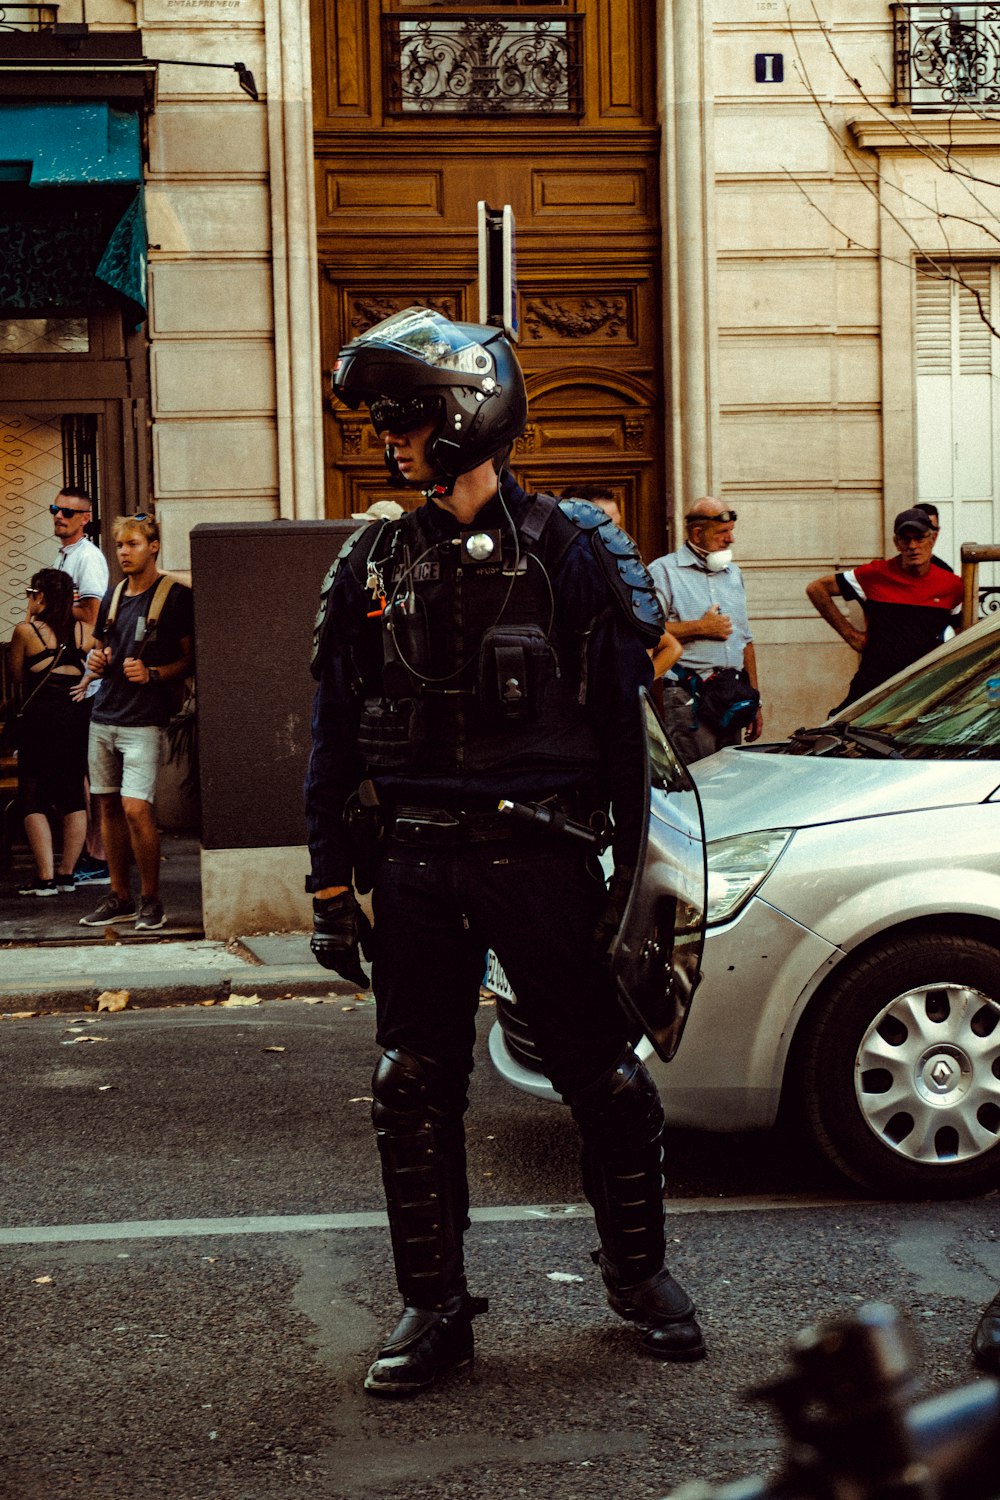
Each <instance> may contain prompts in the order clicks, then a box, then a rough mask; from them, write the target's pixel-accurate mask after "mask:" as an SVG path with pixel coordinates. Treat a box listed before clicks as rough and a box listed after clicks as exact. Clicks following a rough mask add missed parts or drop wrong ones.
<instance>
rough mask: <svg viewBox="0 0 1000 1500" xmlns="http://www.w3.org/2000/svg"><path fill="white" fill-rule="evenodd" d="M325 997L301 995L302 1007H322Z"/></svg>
mask: <svg viewBox="0 0 1000 1500" xmlns="http://www.w3.org/2000/svg"><path fill="white" fill-rule="evenodd" d="M325 998H326V997H325V996H324V995H303V996H302V1003H303V1005H322V1004H323V1001H324V999H325Z"/></svg>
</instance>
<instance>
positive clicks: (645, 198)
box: [313, 0, 666, 557]
mask: <svg viewBox="0 0 1000 1500" xmlns="http://www.w3.org/2000/svg"><path fill="white" fill-rule="evenodd" d="M313 4H314V16H313V47H314V72H315V109H316V115H315V156H316V192H317V206H318V234H319V262H320V267H319V275H320V307H321V318H322V330H323V349H324V364H325V366H326V368H327V369H328V370H329V369H330V368H331V367H332V365H333V362H334V360H335V358H336V353H337V350H338V348H339V347H340V346H341V344H342V343H344V342H345V341H346V340H347V339H349V338H351V337H352V336H354V335H356V334H357V333H359V332H361V331H363V330H364V329H365V328H368V327H370V326H371V325H372V324H373V323H375V322H377V321H378V320H379V319H380V318H383V317H387V316H388V315H389V314H390V313H391V312H395V311H397V310H398V309H400V308H402V307H406V306H409V305H411V304H413V303H420V304H422V305H429V306H432V307H436V308H438V309H439V310H440V311H442V312H444V313H446V314H447V315H448V316H449V317H452V318H459V319H465V320H468V321H473V322H474V321H476V320H477V318H478V286H477V281H476V271H477V247H476V203H477V201H478V200H479V199H481V198H482V199H485V200H486V201H487V202H488V203H490V204H492V205H494V206H496V207H499V206H500V205H502V204H504V203H510V204H511V205H512V207H513V209H514V213H515V216H516V220H517V281H518V289H517V292H518V313H519V321H520V328H521V340H520V345H519V348H518V356H519V358H520V360H521V363H522V366H523V368H524V372H525V376H526V378H527V382H528V393H529V397H530V401H531V410H530V419H529V426H528V430H527V432H526V433H525V436H524V438H523V439H522V440H521V441H520V442H519V443H518V445H517V448H516V451H515V454H514V458H513V467H514V470H515V472H516V473H517V475H518V478H519V479H520V480H521V482H522V483H524V484H526V485H527V486H529V487H531V488H544V489H549V490H555V491H557V492H558V491H561V490H563V489H565V488H566V487H567V486H573V485H576V484H581V483H587V482H594V481H598V480H600V481H601V482H602V483H607V484H609V486H610V487H611V488H612V489H613V490H614V492H615V494H616V497H617V498H618V500H619V504H620V505H621V508H622V515H623V520H624V523H625V525H626V527H627V528H628V529H629V530H630V531H631V532H632V533H633V535H635V536H636V538H637V540H638V541H639V543H640V546H641V548H642V550H643V553H644V555H646V556H647V557H653V556H655V555H657V553H659V552H662V551H663V550H664V547H665V544H666V504H665V500H664V484H663V474H664V453H663V431H664V422H663V412H662V407H663V399H662V375H661V348H662V344H663V330H662V308H661V304H660V291H659V274H658V267H659V264H660V236H659V201H658V176H659V168H658V163H659V134H658V129H657V126H656V113H655V78H654V76H653V73H652V70H651V69H650V67H649V59H650V58H652V57H654V56H655V55H656V54H655V36H654V20H655V14H654V13H655V7H653V6H651V5H649V4H648V3H646V0H565V3H564V4H561V5H560V4H558V3H556V4H549V5H545V6H539V5H530V4H512V5H506V6H504V7H502V8H501V7H499V6H494V7H492V8H490V9H486V8H483V9H482V10H479V9H476V8H470V7H469V6H468V5H461V6H459V5H448V4H444V5H440V4H439V5H437V6H435V7H434V8H433V9H432V8H430V7H427V8H425V9H421V8H420V6H418V5H415V4H412V3H407V0H313ZM325 454H326V466H327V490H326V506H327V514H328V515H329V516H331V517H338V516H344V515H348V514H350V513H351V512H352V511H360V510H364V509H365V508H366V506H367V505H368V504H370V503H371V501H372V500H374V499H376V498H384V497H385V496H386V495H388V494H389V493H390V491H389V489H388V487H387V483H386V476H385V469H384V466H383V461H382V451H381V447H380V446H379V445H378V444H377V443H376V441H375V439H374V435H373V434H372V432H371V430H370V428H368V427H367V425H366V424H365V422H364V420H363V419H362V417H361V416H360V415H358V414H356V413H353V412H349V411H347V409H346V408H344V407H341V406H339V405H337V404H335V403H333V402H331V401H330V400H329V398H328V400H327V410H326V413H325ZM395 494H396V498H401V492H398V491H397V492H395Z"/></svg>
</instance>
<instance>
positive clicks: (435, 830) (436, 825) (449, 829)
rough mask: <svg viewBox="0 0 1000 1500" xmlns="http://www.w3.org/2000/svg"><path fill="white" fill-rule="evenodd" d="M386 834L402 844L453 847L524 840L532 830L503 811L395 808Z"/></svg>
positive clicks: (386, 821) (386, 820) (386, 826)
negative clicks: (506, 815)
mask: <svg viewBox="0 0 1000 1500" xmlns="http://www.w3.org/2000/svg"><path fill="white" fill-rule="evenodd" d="M385 833H386V837H387V838H390V839H395V840H396V841H397V842H399V843H401V844H420V845H422V846H423V847H424V848H433V849H450V848H455V847H457V846H459V845H461V844H491V843H499V842H505V843H506V842H509V841H510V840H512V839H524V837H525V834H526V833H528V834H530V830H528V829H525V828H524V827H523V826H522V825H521V824H519V823H516V822H515V821H514V820H513V819H512V818H509V817H505V816H504V815H503V814H502V813H491V812H472V811H470V810H467V809H465V808H448V807H402V806H400V807H394V808H392V809H391V810H387V812H386V818H385Z"/></svg>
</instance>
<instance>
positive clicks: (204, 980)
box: [0, 836, 357, 1016]
mask: <svg viewBox="0 0 1000 1500" xmlns="http://www.w3.org/2000/svg"><path fill="white" fill-rule="evenodd" d="M163 853H164V860H163V869H162V874H163V881H162V895H163V902H164V907H165V908H166V912H167V925H166V926H165V927H162V928H160V929H159V930H158V931H157V932H154V933H150V934H148V935H140V934H137V933H135V932H133V929H132V926H131V923H128V922H123V923H121V924H120V925H119V926H117V927H108V928H101V927H96V928H95V927H81V926H80V925H79V923H80V917H81V916H83V915H84V914H85V913H86V912H88V911H90V910H91V909H92V908H93V907H94V906H96V905H97V903H98V902H99V901H100V900H101V898H102V896H104V895H106V894H107V890H108V888H107V886H95V885H84V886H80V887H78V888H77V889H76V890H75V891H74V892H73V894H72V895H67V896H54V897H50V898H41V899H39V898H37V897H36V898H32V897H26V896H18V894H17V887H18V885H19V884H23V883H24V881H25V879H26V878H27V877H28V876H29V875H30V871H31V866H30V862H29V861H28V860H27V851H24V852H23V854H22V853H21V852H20V851H15V863H14V868H13V870H12V871H11V874H10V876H9V877H8V879H7V880H5V881H4V882H3V887H2V889H0V1016H2V1015H10V1014H12V1013H14V1012H17V1011H28V1010H32V1011H73V1010H85V1009H88V1008H89V1009H95V1008H96V1006H97V1002H98V998H99V996H100V995H102V994H103V993H105V992H106V991H109V990H127V991H128V992H129V999H128V1004H129V1005H130V1006H132V1007H138V1006H156V1005H197V1004H204V1003H205V1002H206V1001H210V1000H214V1001H216V1002H220V1001H223V1000H226V999H228V998H229V997H230V996H231V995H232V996H237V995H247V996H249V995H258V996H259V997H260V998H261V999H262V1000H273V999H279V998H281V997H284V996H286V995H306V996H325V995H339V996H354V995H355V994H357V986H356V985H352V984H348V983H347V981H346V980H343V979H340V978H338V976H337V975H336V974H334V973H332V972H331V971H329V970H327V969H323V968H321V967H320V966H319V964H317V962H316V960H315V959H314V958H313V956H312V954H311V953H310V951H309V936H308V934H307V933H279V934H273V935H270V936H264V937H245V938H238V939H236V940H235V941H233V942H232V943H230V944H228V945H227V944H225V943H219V942H212V941H209V940H208V939H206V938H205V937H203V936H202V927H201V887H200V879H199V864H198V849H197V843H196V842H195V841H194V840H191V839H184V838H181V837H178V836H166V837H165V838H164V842H163Z"/></svg>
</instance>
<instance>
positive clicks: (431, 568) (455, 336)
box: [306, 308, 705, 1396]
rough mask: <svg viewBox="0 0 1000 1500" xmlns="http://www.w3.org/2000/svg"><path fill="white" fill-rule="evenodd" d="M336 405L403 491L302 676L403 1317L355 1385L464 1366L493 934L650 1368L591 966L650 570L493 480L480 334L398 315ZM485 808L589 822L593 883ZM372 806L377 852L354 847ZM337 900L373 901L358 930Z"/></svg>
mask: <svg viewBox="0 0 1000 1500" xmlns="http://www.w3.org/2000/svg"><path fill="white" fill-rule="evenodd" d="M333 387H334V393H335V395H336V396H337V397H338V398H339V399H340V400H341V401H343V402H345V403H346V404H347V405H348V406H349V407H351V408H354V409H357V408H358V407H360V406H362V405H364V406H366V407H367V409H368V412H369V414H370V417H371V421H372V425H373V427H374V429H375V431H376V433H377V434H378V435H379V437H380V438H381V439H382V441H383V442H384V444H385V461H386V464H387V466H388V468H389V471H390V474H391V476H392V478H393V481H394V482H395V483H397V484H402V485H405V486H409V487H410V488H412V489H414V490H422V491H423V493H424V503H423V504H422V505H421V506H419V508H418V509H416V510H414V511H410V512H408V513H406V514H404V515H403V516H402V517H401V518H399V519H398V520H394V521H382V522H380V523H376V524H374V525H370V526H366V527H364V528H363V529H362V530H361V531H360V532H358V533H356V534H355V535H354V536H353V537H352V538H351V539H350V540H349V541H348V543H347V545H346V546H345V548H344V549H343V551H342V552H341V555H340V557H339V558H338V559H337V562H336V563H335V564H334V567H333V568H332V569H331V571H330V574H329V576H328V578H327V581H326V583H325V584H324V590H323V599H322V603H321V607H320V613H319V616H318V618H317V637H316V649H315V656H314V663H313V672H314V675H315V676H316V678H317V680H318V688H317V692H316V699H315V705H314V710H313V750H312V755H311V759H310V765H309V773H308V780H307V788H306V807H307V819H308V826H309V840H310V851H311V859H312V873H311V877H310V881H309V884H310V889H311V890H312V893H313V909H314V936H313V939H312V948H313V952H314V953H315V955H316V957H317V959H318V960H319V962H320V963H321V964H324V965H326V966H327V967H329V968H331V969H334V970H336V971H337V972H338V973H340V974H342V975H344V976H346V977H348V978H351V979H353V980H354V981H355V982H359V983H360V982H363V974H362V971H361V968H360V963H359V945H360V946H361V947H362V948H363V949H364V951H365V952H366V953H367V954H369V956H371V957H372V960H373V968H372V977H373V987H374V991H375V998H376V1013H377V1035H378V1042H379V1045H380V1047H381V1048H382V1057H381V1060H380V1061H379V1063H378V1065H377V1067H376V1070H375V1075H374V1079H373V1083H372V1092H373V1097H374V1103H373V1107H372V1116H373V1121H374V1125H375V1131H376V1138H377V1143H378V1149H379V1154H380V1157H381V1166H382V1178H383V1183H384V1186H385V1195H386V1202H387V1207H388V1215H389V1224H390V1231H391V1239H392V1250H393V1257H394V1261H395V1269H396V1277H397V1281H398V1285H399V1290H400V1293H401V1296H402V1299H403V1304H404V1310H403V1314H402V1318H401V1320H400V1322H399V1324H398V1326H397V1327H396V1328H395V1330H394V1331H393V1332H392V1334H391V1335H390V1336H389V1338H388V1339H387V1340H386V1342H385V1344H384V1345H383V1347H382V1348H381V1350H380V1351H379V1353H378V1357H377V1358H376V1359H375V1361H374V1363H373V1364H372V1366H371V1368H370V1370H369V1371H368V1376H367V1379H366V1381H365V1386H366V1389H368V1390H369V1391H372V1392H375V1393H377V1394H383V1395H394V1396H397V1395H410V1394H412V1393H413V1392H415V1391H418V1390H421V1389H423V1388H424V1387H426V1386H428V1385H430V1384H431V1383H432V1382H433V1381H434V1380H436V1379H437V1378H439V1377H440V1376H441V1375H443V1374H444V1373H446V1372H447V1371H448V1370H450V1369H453V1368H454V1367H456V1366H458V1365H462V1364H467V1363H469V1362H470V1361H471V1359H472V1354H473V1331H472V1320H473V1318H474V1316H475V1315H476V1314H477V1313H478V1312H481V1311H484V1310H485V1304H484V1303H483V1301H482V1300H481V1299H477V1298H474V1297H472V1296H471V1295H470V1294H469V1292H468V1290H467V1287H466V1280H465V1268H464V1259H463V1237H464V1233H465V1230H466V1229H467V1228H468V1224H469V1220H468V1208H469V1190H468V1183H467V1179H466V1163H465V1135H464V1127H463V1114H464V1112H465V1110H466V1108H467V1103H468V1100H467V1087H468V1080H469V1076H470V1073H471V1071H472V1064H473V1045H474V1041H475V1018H476V1011H477V1006H478V997H479V985H480V981H481V978H482V975H483V971H484V960H485V955H486V952H487V949H488V948H489V947H490V946H492V947H493V949H494V950H495V951H496V953H497V955H498V957H499V959H500V961H501V963H502V964H503V966H504V969H505V971H506V973H507V975H508V976H509V979H510V981H511V984H512V986H513V988H514V991H515V993H516V994H517V997H518V1008H519V1011H520V1013H521V1014H522V1015H523V1016H524V1017H525V1019H526V1021H527V1022H528V1024H529V1026H530V1029H531V1032H532V1035H533V1038H534V1041H535V1044H536V1046H537V1048H538V1051H539V1053H540V1056H541V1059H542V1062H543V1064H544V1066H545V1069H546V1071H547V1073H548V1075H549V1077H550V1079H551V1080H552V1082H553V1084H554V1085H555V1087H556V1088H557V1090H558V1091H559V1093H560V1094H561V1095H562V1097H563V1099H564V1100H565V1102H566V1103H567V1104H568V1105H569V1107H570V1109H571V1110H572V1113H573V1116H574V1119H575V1120H576V1122H577V1125H578V1127H579V1130H580V1133H581V1137H582V1165H583V1185H584V1190H585V1192H586V1194H587V1197H588V1198H589V1200H590V1202H591V1204H592V1205H593V1208H594V1213H595V1218H596V1222H597V1229H598V1233H599V1238H600V1245H601V1248H600V1251H599V1252H595V1258H596V1259H597V1260H598V1263H599V1265H600V1270H601V1274H602V1276H603V1279H604V1282H605V1286H606V1289H607V1295H608V1300H609V1302H610V1304H611V1306H612V1307H613V1308H614V1309H615V1311H616V1312H618V1313H619V1314H620V1315H621V1316H622V1317H624V1318H626V1319H629V1320H630V1321H632V1322H634V1323H636V1324H638V1325H639V1328H640V1330H641V1338H642V1342H643V1344H644V1346H645V1348H646V1349H647V1350H648V1352H650V1353H651V1354H653V1355H656V1356H658V1357H660V1358H662V1359H668V1360H694V1359H699V1358H701V1357H702V1355H703V1354H704V1352H705V1346H704V1341H703V1339H702V1335H701V1331H700V1329H699V1327H698V1323H697V1322H696V1319H695V1308H694V1305H693V1303H692V1301H691V1299H690V1297H689V1296H688V1295H687V1293H686V1292H685V1291H684V1290H683V1289H682V1287H681V1286H680V1285H679V1284H678V1283H677V1281H676V1280H675V1279H674V1278H673V1277H672V1276H671V1275H670V1273H669V1271H667V1270H666V1269H665V1267H664V1264H663V1261H664V1220H663V1181H662V1171H661V1158H662V1152H661V1134H662V1128H663V1115H662V1111H661V1107H660V1102H659V1097H658V1095H657V1092H656V1089H655V1087H654V1085H653V1084H652V1081H651V1080H650V1078H649V1075H648V1074H647V1072H646V1070H645V1068H644V1067H643V1065H642V1063H641V1062H640V1061H639V1060H638V1058H637V1057H636V1055H635V1053H634V1052H633V1050H632V1048H631V1046H630V1042H629V1031H628V1026H627V1023H626V1021H625V1019H624V1016H623V1014H622V1013H621V1012H620V1010H619V1009H618V1007H617V1005H616V1003H615V1000H614V996H613V990H612V982H611V979H610V975H609V972H608V968H607V966H606V964H602V963H600V962H596V961H595V952H600V951H602V950H603V951H604V952H606V948H607V943H608V941H609V940H610V937H611V935H612V934H613V932H614V931H615V929H616V927H617V923H618V921H619V919H620V915H621V911H620V908H621V905H622V901H623V892H625V891H626V890H627V884H628V879H629V876H630V874H631V867H632V866H633V865H634V864H635V862H636V856H637V850H638V847H639V838H640V831H641V828H642V823H643V820H644V819H645V817H646V816H647V809H646V806H645V804H644V794H643V774H642V742H641V734H642V727H641V718H640V714H639V711H638V694H639V688H640V686H641V685H643V684H648V683H649V681H650V680H651V669H650V663H649V657H648V654H647V652H648V648H649V647H651V646H653V645H655V644H656V642H657V641H658V640H659V636H660V633H661V629H662V616H661V614H660V611H659V606H658V603H657V601H656V596H655V591H654V590H653V588H652V584H651V580H650V579H649V577H648V574H646V572H645V569H644V568H643V567H642V564H641V563H640V561H639V559H638V556H637V554H636V552H635V549H634V546H633V544H632V543H631V541H630V540H629V538H628V537H626V536H625V534H624V533H623V532H621V531H619V530H618V528H617V527H615V526H614V525H613V524H612V523H611V521H610V520H609V519H608V517H607V516H606V515H605V514H604V513H603V512H602V511H600V510H598V509H597V508H596V507H593V506H590V505H587V504H585V503H584V502H579V503H577V504H573V503H572V502H569V503H567V502H565V501H564V502H559V501H556V500H554V499H553V498H552V497H550V496H545V495H530V494H526V493H525V492H524V491H523V490H522V489H521V488H520V486H519V485H517V484H516V483H515V481H514V479H513V477H512V476H511V474H510V473H509V472H508V471H507V469H506V468H505V461H506V459H507V456H508V454H509V452H510V448H511V445H512V444H513V442H514V440H515V438H516V437H518V435H519V434H520V433H521V432H522V431H523V428H524V424H525V420H526V416H527V400H526V396H525V389H524V382H523V378H522V375H521V371H520V369H519V367H518V364H517V360H516V359H515V357H514V353H513V350H512V349H511V347H510V345H509V344H508V342H507V341H506V339H505V338H504V337H503V335H502V334H501V333H500V332H499V331H498V330H497V329H495V328H487V327H478V326H475V325H468V324H460V323H452V322H450V321H449V320H448V319H446V318H444V317H442V316H441V315H439V314H438V313H435V312H432V311H430V310H429V309H424V308H410V309H408V310H407V311H405V312H402V313H398V314H396V315H395V316H394V317H391V318H389V319H387V320H386V321H384V322H382V323H380V324H378V325H377V326H376V327H374V328H372V329H370V330H369V331H368V332H367V333H365V334H363V335H361V336H360V337H359V338H357V339H355V340H354V341H353V342H352V343H350V344H348V345H347V346H346V347H345V348H344V349H343V350H342V351H341V353H340V356H339V359H338V361H337V364H336V367H335V370H334V375H333ZM501 799H511V800H513V801H516V802H520V803H531V804H536V805H540V806H543V807H545V808H546V809H548V810H549V811H550V812H554V813H556V814H557V815H559V816H560V817H568V818H570V819H572V820H575V821H578V822H579V821H582V822H584V823H586V822H588V821H590V820H595V819H598V818H600V817H601V816H602V814H603V813H604V811H605V810H607V809H608V808H610V810H611V812H612V813H613V816H614V828H615V831H614V856H615V866H616V873H615V876H614V877H613V878H612V881H611V883H610V888H609V889H606V888H605V884H604V880H603V877H601V875H600V870H599V867H597V865H596V863H595V862H594V860H593V859H592V857H588V854H587V851H586V849H585V848H583V849H581V846H579V845H574V844H573V843H572V841H570V840H569V839H564V840H561V839H559V838H558V837H556V836H555V835H554V834H553V833H552V832H551V831H545V830H541V829H536V828H535V827H533V826H525V825H523V824H521V823H519V822H515V821H513V820H512V819H510V818H508V817H504V816H503V815H502V814H501V813H500V812H499V811H498V803H499V801H500V800H501ZM372 818H375V819H377V844H376V847H375V852H374V857H372V851H371V848H370V847H369V849H368V850H367V852H366V851H365V850H364V849H363V848H362V847H359V842H358V839H357V830H358V829H359V827H364V826H365V822H366V819H367V820H371V819H372ZM557 821H558V819H557ZM369 867H370V868H369ZM353 884H356V885H357V888H358V889H359V890H360V891H362V892H364V891H365V890H367V889H368V888H369V887H370V886H371V887H372V905H373V911H374V917H375V927H374V934H372V930H371V928H370V926H369V924H368V922H367V919H366V918H365V916H364V914H363V913H362V911H361V909H360V907H359V905H358V902H357V900H356V897H355V894H354V889H353ZM595 945H596V947H595Z"/></svg>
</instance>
